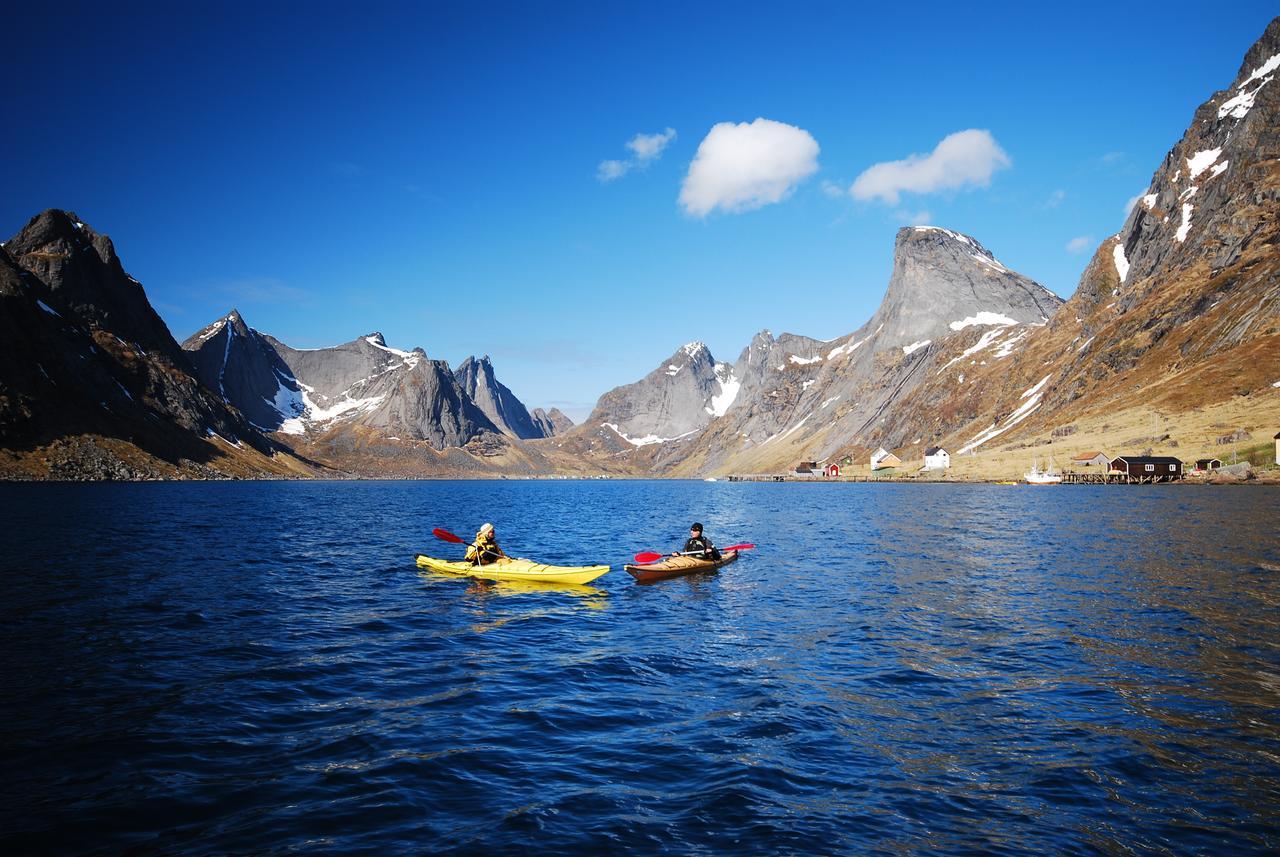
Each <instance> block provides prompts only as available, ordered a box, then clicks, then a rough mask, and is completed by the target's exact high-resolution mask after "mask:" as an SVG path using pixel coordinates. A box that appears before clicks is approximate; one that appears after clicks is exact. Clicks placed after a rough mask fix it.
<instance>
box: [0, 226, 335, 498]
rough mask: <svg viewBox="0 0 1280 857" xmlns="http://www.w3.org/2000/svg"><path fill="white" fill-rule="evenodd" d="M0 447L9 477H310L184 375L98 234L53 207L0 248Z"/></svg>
mask: <svg viewBox="0 0 1280 857" xmlns="http://www.w3.org/2000/svg"><path fill="white" fill-rule="evenodd" d="M10 251H12V254H11V252H10ZM14 254H16V255H14ZM0 449H2V450H3V455H0V472H2V473H3V474H5V475H7V476H12V477H16V478H24V477H25V478H56V479H129V478H149V477H195V478H201V477H212V476H219V475H246V476H248V475H257V476H261V475H275V476H282V475H288V474H291V473H292V474H305V473H309V472H312V470H311V468H309V466H307V465H306V464H304V463H303V462H300V461H297V460H295V459H293V458H292V457H291V456H289V455H288V452H287V450H286V449H285V448H284V447H282V446H280V445H278V444H275V443H273V442H272V441H270V440H269V439H267V438H266V437H264V436H262V435H261V434H260V433H259V432H257V431H256V430H255V429H254V428H253V427H252V426H251V425H250V424H249V423H248V422H246V421H245V419H244V418H243V417H242V416H241V414H240V413H239V412H237V411H236V410H234V409H233V408H231V407H229V406H228V405H227V404H226V403H225V402H223V401H222V400H221V398H219V397H218V396H216V395H214V394H213V393H211V392H210V391H209V390H208V389H207V388H206V387H205V386H204V385H203V384H201V383H200V382H199V381H198V380H197V379H196V377H195V375H194V370H193V369H192V367H191V365H190V363H189V362H188V361H187V359H186V357H185V356H184V354H183V353H182V351H181V349H179V348H178V345H177V343H176V342H174V340H173V337H172V336H170V335H169V332H168V329H167V328H165V326H164V324H163V322H161V321H160V319H159V317H158V316H157V315H156V313H155V311H154V310H153V309H152V308H151V305H150V303H149V302H148V301H147V298H146V295H145V293H144V292H143V290H142V287H141V285H139V284H138V283H137V281H136V280H134V279H133V278H131V277H129V275H128V274H126V273H125V271H124V269H123V267H122V266H121V264H120V261H119V259H118V258H117V257H116V255H115V250H114V247H113V245H112V243H111V240H110V238H108V237H107V236H105V235H102V234H100V233H97V232H95V231H93V230H92V229H91V228H89V227H88V226H87V225H85V224H84V223H83V222H81V221H79V220H78V219H77V218H76V217H75V216H74V215H71V214H68V213H66V212H61V211H46V212H45V213H43V214H41V215H40V216H38V217H36V218H34V219H33V220H32V221H31V223H29V224H28V225H27V227H26V228H25V229H24V230H23V231H22V232H21V233H19V234H18V236H17V237H15V238H14V239H12V240H11V241H8V242H6V245H5V248H4V249H3V250H0Z"/></svg>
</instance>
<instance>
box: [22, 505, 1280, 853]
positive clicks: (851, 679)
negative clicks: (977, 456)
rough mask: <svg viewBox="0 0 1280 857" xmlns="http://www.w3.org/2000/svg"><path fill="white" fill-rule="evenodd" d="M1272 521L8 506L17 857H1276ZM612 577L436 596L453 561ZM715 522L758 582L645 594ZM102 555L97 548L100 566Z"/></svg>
mask: <svg viewBox="0 0 1280 857" xmlns="http://www.w3.org/2000/svg"><path fill="white" fill-rule="evenodd" d="M1277 501H1280V492H1277V491H1275V490H1274V489H1248V490H1243V489H1242V490H1223V491H1214V490H1195V491H1193V490H1186V489H1183V488H1178V487H1176V486H1166V487H1147V488H1126V487H1121V488H1117V487H1103V486H1097V487H1062V488H1056V489H1051V490H1050V489H1046V490H1040V491H1026V490H1019V489H1009V488H1001V487H996V486H951V485H932V486H878V485H873V486H868V485H789V484H778V485H775V484H729V483H703V482H696V483H600V482H558V483H531V482H501V483H494V482H479V483H336V484H324V483H302V484H292V483H266V484H253V485H237V484H209V485H96V486H94V485H90V486H53V485H50V486H39V485H37V486H0V513H2V514H3V515H4V520H5V521H6V523H7V524H8V525H9V526H7V527H6V528H5V530H4V534H3V536H0V539H2V540H3V542H2V543H0V548H2V549H3V550H2V553H0V556H2V557H3V558H0V566H3V567H2V568H0V620H2V621H0V643H2V645H3V649H2V651H3V654H4V658H3V659H0V662H3V664H4V666H3V669H4V673H3V676H0V677H2V678H3V680H4V686H5V687H6V688H8V689H11V690H10V692H9V693H8V694H6V695H5V696H4V697H3V698H0V716H3V717H4V720H5V723H6V729H5V730H4V732H3V738H0V740H2V741H3V742H4V748H5V759H6V777H5V783H6V795H7V798H8V799H7V800H6V801H5V802H4V803H3V804H2V806H3V809H0V813H2V814H3V817H2V821H3V825H2V826H0V830H2V831H3V832H0V837H2V839H0V844H2V845H4V846H5V851H6V853H23V852H36V851H39V852H44V853H48V852H62V853H79V852H86V853H103V854H116V853H121V852H122V851H129V852H133V853H184V854H185V853H195V854H201V853H208V854H225V853H263V852H280V851H285V850H293V849H303V848H305V849H307V850H315V849H316V848H317V847H319V849H320V850H326V851H329V850H331V851H352V850H368V851H378V852H384V851H414V852H419V851H429V852H437V851H446V852H447V851H459V852H467V853H474V852H490V851H495V850H497V851H509V850H514V849H516V848H535V849H537V850H538V851H540V852H573V853H581V852H591V853H595V852H598V851H610V850H614V851H619V850H623V849H627V850H631V851H638V852H654V853H680V854H684V853H710V852H729V853H734V854H738V853H761V854H775V853H801V852H804V853H810V852H812V853H893V854H933V853H980V852H981V853H985V852H1001V853H1010V854H1032V853H1043V852H1047V853H1104V854H1129V853H1176V854H1187V853H1203V854H1219V853H1224V852H1231V853H1245V854H1250V853H1253V854H1269V853H1275V852H1276V850H1277V849H1278V848H1280V839H1278V837H1277V832H1276V825H1275V819H1276V817H1277V808H1278V807H1280V716H1278V715H1277V711H1278V710H1280V618H1278V617H1280V611H1277V610H1276V609H1275V608H1276V606H1277V604H1280V574H1278V573H1277V569H1280V540H1277V538H1276V535H1277V533H1276V527H1275V509H1276V508H1280V503H1278V502H1277ZM485 520H493V521H495V523H497V524H498V526H499V528H500V529H501V531H502V532H503V540H504V547H508V548H509V549H510V550H512V551H513V552H515V553H519V554H520V555H523V556H533V557H537V558H538V559H540V560H542V561H546V562H550V563H556V564H563V565H578V564H585V563H593V562H605V563H609V564H611V565H613V566H614V571H613V572H611V573H610V574H608V575H606V576H605V577H602V578H599V579H598V580H596V581H595V582H594V583H593V585H589V586H559V585H554V584H537V583H518V582H516V583H513V582H490V581H481V580H472V579H466V578H459V577H457V576H454V575H442V574H437V573H434V572H429V571H423V570H419V569H417V567H416V566H415V564H414V561H413V557H414V555H415V554H416V553H418V552H421V549H422V547H423V545H424V544H425V543H426V542H425V540H426V539H428V538H429V535H428V534H429V532H430V529H431V528H432V527H433V526H443V527H445V528H446V529H450V530H452V531H455V532H470V531H473V530H474V528H475V527H476V526H477V525H478V524H479V523H481V522H483V521H485ZM693 520H701V521H704V522H705V523H707V524H708V528H709V534H710V535H711V536H712V537H713V538H715V539H716V540H717V541H718V542H720V543H722V544H725V543H730V542H733V541H752V542H755V543H756V544H757V545H758V548H757V550H755V551H753V552H749V553H747V554H744V556H743V558H742V559H740V560H739V561H738V562H737V563H735V564H733V565H730V566H727V567H726V568H724V569H722V570H721V571H720V572H719V573H718V574H707V575H695V576H688V577H682V578H673V579H670V580H664V581H659V582H657V583H655V584H654V585H650V586H638V585H636V584H635V582H634V581H633V580H632V579H631V578H630V577H629V576H628V575H626V574H625V573H623V572H621V570H620V569H621V566H622V564H624V563H625V562H627V561H629V559H630V557H631V555H632V554H634V553H635V552H637V551H640V550H659V551H662V550H670V549H673V548H674V547H676V546H678V545H679V544H680V543H681V542H682V541H683V538H684V535H685V533H686V532H687V527H688V524H689V523H690V522H691V521H693ZM86 546H91V549H86Z"/></svg>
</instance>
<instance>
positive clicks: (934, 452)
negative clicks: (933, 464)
mask: <svg viewBox="0 0 1280 857" xmlns="http://www.w3.org/2000/svg"><path fill="white" fill-rule="evenodd" d="M939 452H946V450H945V449H943V448H942V447H940V446H931V447H929V448H928V449H926V450H925V451H924V454H925V455H937V454H938V453H939Z"/></svg>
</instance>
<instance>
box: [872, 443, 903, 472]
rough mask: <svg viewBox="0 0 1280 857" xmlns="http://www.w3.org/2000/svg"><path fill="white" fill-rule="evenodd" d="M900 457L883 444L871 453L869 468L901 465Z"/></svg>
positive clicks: (880, 468) (879, 468)
mask: <svg viewBox="0 0 1280 857" xmlns="http://www.w3.org/2000/svg"><path fill="white" fill-rule="evenodd" d="M901 466H902V459H901V458H898V456H896V455H894V454H893V453H892V452H890V451H889V450H887V449H885V448H884V447H883V446H882V447H880V448H879V449H877V450H876V451H875V452H873V453H872V454H871V469H872V470H883V469H885V468H887V467H901Z"/></svg>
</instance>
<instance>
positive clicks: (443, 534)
mask: <svg viewBox="0 0 1280 857" xmlns="http://www.w3.org/2000/svg"><path fill="white" fill-rule="evenodd" d="M431 535H433V536H435V537H436V538H437V539H440V540H441V541H446V542H453V543H454V544H455V545H461V544H466V542H464V541H463V540H462V539H460V538H458V537H457V536H455V535H454V534H453V533H451V532H449V531H448V530H442V529H440V528H439V527H436V528H435V529H434V530H432V531H431Z"/></svg>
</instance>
